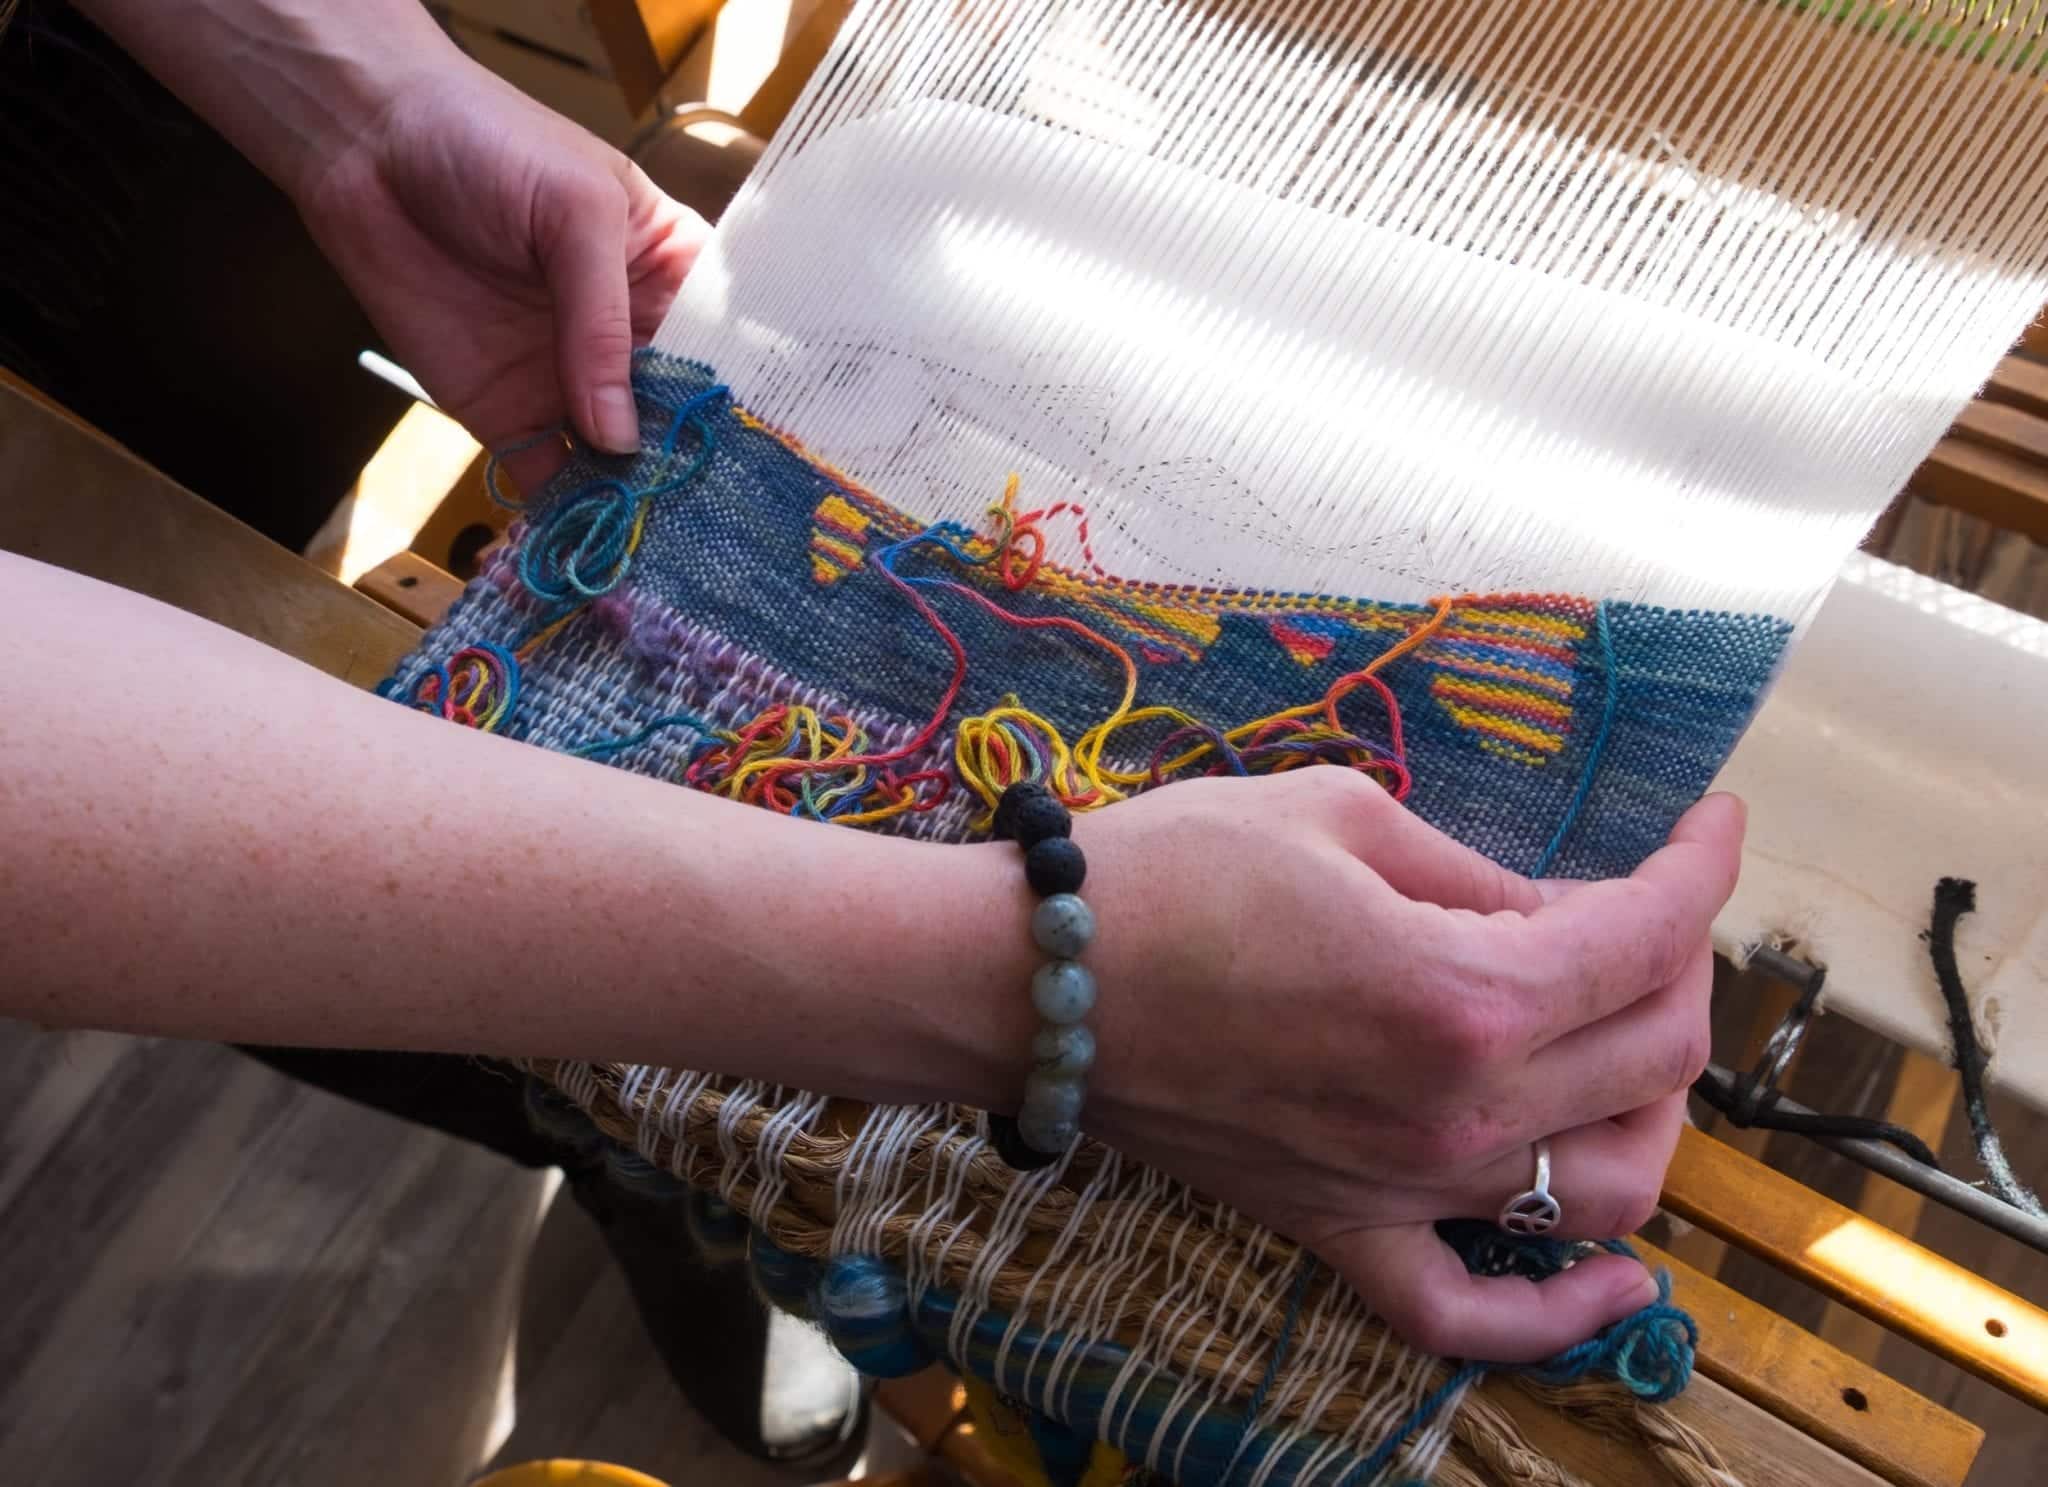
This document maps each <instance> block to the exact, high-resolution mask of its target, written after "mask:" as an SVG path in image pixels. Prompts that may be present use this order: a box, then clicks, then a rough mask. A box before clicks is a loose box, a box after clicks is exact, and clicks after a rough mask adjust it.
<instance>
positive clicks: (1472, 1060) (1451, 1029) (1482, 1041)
mask: <svg viewBox="0 0 2048 1487" xmlns="http://www.w3.org/2000/svg"><path fill="white" fill-rule="evenodd" d="M1425 1020H1426V1022H1427V1024H1428V1026H1427V1027H1426V1029H1425V1032H1424V1036H1425V1038H1426V1039H1427V1041H1428V1044H1429V1046H1430V1047H1432V1048H1433V1049H1434V1050H1435V1051H1436V1052H1437V1054H1438V1055H1439V1056H1440V1057H1441V1058H1442V1059H1443V1060H1444V1061H1445V1062H1446V1063H1449V1064H1451V1065H1452V1066H1454V1067H1456V1068H1459V1069H1461V1070H1465V1071H1470V1072H1482V1073H1483V1072H1486V1071H1489V1070H1492V1069H1495V1068H1498V1067H1499V1066H1500V1065H1502V1064H1503V1063H1505V1062H1506V1061H1507V1060H1508V1059H1509V1058H1510V1057H1512V1055H1513V1054H1514V1052H1515V1050H1516V1049H1517V1047H1518V1046H1519V1045H1520V1043H1521V1041H1522V1038H1523V1035H1524V1032H1525V1025H1526V1022H1527V1018H1526V1016H1525V1015H1524V1014H1523V1013H1522V1011H1521V1009H1520V1004H1519V1002H1518V1000H1517V999H1516V998H1515V997H1513V996H1512V995H1508V994H1505V993H1503V992H1501V991H1498V990H1495V989H1493V988H1491V987H1487V988H1479V987H1474V988H1471V989H1468V990H1466V991H1464V992H1462V993H1459V994H1456V995H1452V996H1446V997H1439V998H1437V999H1435V1000H1434V1001H1433V1002H1432V1003H1431V1005H1430V1006H1429V1008H1428V1009H1427V1012H1426V1014H1425Z"/></svg>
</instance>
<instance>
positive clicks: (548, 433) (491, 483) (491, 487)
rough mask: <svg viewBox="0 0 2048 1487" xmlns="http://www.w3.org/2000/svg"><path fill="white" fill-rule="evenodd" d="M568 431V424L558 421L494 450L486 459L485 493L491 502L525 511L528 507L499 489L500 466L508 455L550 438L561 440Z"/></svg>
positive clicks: (510, 508) (539, 444)
mask: <svg viewBox="0 0 2048 1487" xmlns="http://www.w3.org/2000/svg"><path fill="white" fill-rule="evenodd" d="M568 431H569V426H568V425H567V424H563V423H558V424H555V425H553V426H552V427H549V428H544V429H542V430H541V431H540V432H539V433H537V434H535V435H533V436H532V437H531V438H526V439H521V440H520V441H519V442H518V443H517V444H507V445H506V446H505V447H504V448H502V449H494V450H492V451H491V457H490V458H489V459H487V460H485V461H484V494H486V495H488V496H489V497H490V498H491V504H492V505H494V506H498V507H502V508H503V509H504V510H506V511H524V510H525V509H526V507H525V506H524V505H523V504H522V503H520V502H518V501H515V500H513V499H511V498H510V497H509V496H507V495H506V494H505V493H504V492H503V491H501V490H499V489H498V469H499V467H500V466H501V465H503V464H504V463H505V460H506V457H507V456H509V455H515V454H524V453H525V452H526V451H527V450H529V449H538V448H540V446H541V445H543V444H545V443H547V442H548V441H549V440H550V439H554V440H560V439H561V438H562V436H563V435H564V434H566V433H568Z"/></svg>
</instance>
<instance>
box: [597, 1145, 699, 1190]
mask: <svg viewBox="0 0 2048 1487" xmlns="http://www.w3.org/2000/svg"><path fill="white" fill-rule="evenodd" d="M603 1160H604V1172H605V1176H607V1177H609V1178H610V1179H611V1180H612V1183H613V1185H614V1186H616V1187H620V1188H624V1189H625V1190H626V1191H627V1192H629V1193H636V1194H638V1195H639V1196H640V1197H643V1198H653V1199H657V1200H659V1201H660V1202H664V1203H673V1202H675V1201H676V1200H677V1199H679V1198H682V1197H684V1196H686V1195H687V1194H688V1193H689V1191H690V1188H689V1185H688V1184H687V1183H685V1182H684V1181H683V1180H682V1179H681V1178H679V1177H677V1176H675V1174H673V1173H670V1172H664V1171H662V1169H661V1168H659V1167H657V1166H655V1165H654V1163H652V1162H650V1161H648V1160H647V1158H646V1157H644V1156H642V1155H641V1154H640V1153H639V1152H637V1151H635V1150H634V1149H633V1148H632V1147H630V1146H622V1145H620V1144H619V1143H618V1142H616V1141H611V1142H607V1143H606V1144H605V1148H604V1159H603Z"/></svg>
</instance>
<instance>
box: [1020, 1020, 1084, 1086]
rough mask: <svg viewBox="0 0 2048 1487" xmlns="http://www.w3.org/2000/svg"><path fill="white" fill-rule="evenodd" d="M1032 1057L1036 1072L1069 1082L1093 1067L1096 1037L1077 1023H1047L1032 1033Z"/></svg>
mask: <svg viewBox="0 0 2048 1487" xmlns="http://www.w3.org/2000/svg"><path fill="white" fill-rule="evenodd" d="M1031 1057H1032V1060H1033V1061H1034V1062H1035V1063H1036V1064H1037V1066H1038V1072H1039V1073H1041V1074H1050V1075H1052V1076H1053V1077H1054V1078H1065V1079H1072V1078H1074V1077H1075V1076H1077V1075H1081V1074H1085V1073H1087V1072H1088V1070H1089V1069H1090V1068H1091V1067H1093V1066H1094V1063H1095V1034H1093V1033H1091V1032H1089V1031H1088V1029H1087V1028H1085V1027H1083V1026H1081V1024H1079V1023H1077V1022H1076V1023H1067V1024H1065V1025H1062V1024H1060V1023H1057V1022H1049V1023H1047V1024H1046V1025H1045V1026H1044V1027H1042V1028H1040V1029H1039V1030H1038V1031H1037V1032H1036V1033H1034V1034H1032V1036H1031Z"/></svg>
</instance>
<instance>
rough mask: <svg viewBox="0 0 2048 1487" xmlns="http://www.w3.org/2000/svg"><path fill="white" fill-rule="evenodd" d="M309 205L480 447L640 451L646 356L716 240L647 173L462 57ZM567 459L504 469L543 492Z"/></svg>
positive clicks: (393, 110) (365, 142)
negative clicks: (637, 359)
mask: <svg viewBox="0 0 2048 1487" xmlns="http://www.w3.org/2000/svg"><path fill="white" fill-rule="evenodd" d="M295 194H296V196H297V198H298V201H299V205H300V210H301V211H302V213H303V214H304V216H305V218H306V221H307V223H308V224H309V226H310V227H311V228H312V231H313V233H314V236H315V237H316V238H317V239H318V241H319V243H320V245H321V247H322V249H323V250H324V251H325V252H326V253H327V255H328V257H329V258H330V259H332V260H333V262H334V264H335V266H336V267H337V268H338V269H339V270H340V271H341V274H342V276H343V278H344V279H345V280H346V281H347V282H348V285H349V287H350V288H351V289H352V290H353V291H354V292H355V295H356V297H357V298H358V299H359V300H360V301H361V302H362V304H363V306H364V308H365V309H366V310H368V312H369V314H370V317H371V319H372V320H373V321H375V322H376V324H377V326H378V328H379V329H380V330H382V331H383V332H384V334H385V336H386V337H387V338H388V339H389V340H390V342H391V345H392V349H393V350H394V351H395V353H396V354H397V357H398V359H399V360H400V361H401V362H402V363H403V364H404V365H405V366H406V368H407V370H409V371H410V372H412V373H413V375H414V376H416V377H418V378H419V380H420V382H421V383H422V385H424V386H425V387H426V389H427V391H428V392H429V393H431V394H432V395H433V397H434V399H435V401H436V402H438V403H439V404H440V405H441V407H442V408H443V409H445V410H446V411H447V412H448V413H449V414H450V415H451V416H452V417H454V418H456V419H458V420H460V421H461V422H462V423H463V424H464V425H465V426H466V427H467V428H468V429H469V430H470V432H471V433H472V434H474V435H475V436H476V438H477V440H478V441H479V442H480V443H482V444H484V445H485V446H486V447H487V448H491V449H499V450H502V449H505V448H507V447H508V446H513V445H517V444H520V443H524V442H526V441H530V440H533V439H534V438H535V437H536V436H538V435H541V434H543V433H544V432H545V431H546V430H548V429H550V428H552V427H555V426H557V425H560V424H563V423H565V422H566V423H571V424H573V425H574V426H575V428H576V429H577V430H578V432H580V433H581V434H582V435H583V437H584V438H586V439H588V440H589V441H590V442H591V443H593V444H595V445H597V446H599V447H600V448H604V449H610V450H613V451H617V452H622V453H623V452H630V451H632V450H635V449H637V448H638V447H639V443H638V438H639V435H638V430H637V424H636V419H635V413H634V406H633V395H632V390H631V384H630V373H631V360H632V352H633V348H634V347H635V346H638V345H645V344H646V343H647V342H648V341H649V340H650V339H651V338H652V337H653V335H654V332H655V329H656V328H657V327H658V326H659V325H660V324H661V319H662V316H664V315H665V314H666V313H667V312H668V307H669V304H670V302H671V301H672V300H673V299H674V298H675V295H676V290H677V289H678V287H680V285H681V284H682V281H683V276H684V274H685V273H687V272H688V271H689V268H690V265H691V263H692V262H693V261H694V259H695V258H696V255H697V251H698V249H699V247H701V246H702V244H703V241H704V238H705V235H706V233H707V232H708V231H709V229H708V228H707V227H706V225H705V223H704V220H703V219H702V218H701V217H699V216H697V215H696V213H694V212H691V211H689V210H688V209H687V208H685V207H682V206H680V205H678V204H677V203H676V202H675V201H673V200H671V199H670V198H669V197H668V196H666V195H664V194H663V193H662V192H661V191H660V190H659V189H657V188H656V187H655V185H654V183H653V182H651V181H650V180H648V179H647V177H646V176H645V175H644V174H643V173H642V172H641V170H640V168H639V167H638V166H636V165H634V164H633V163H632V162H631V161H629V160H627V159H626V158H625V157H624V156H623V155H621V154H619V153H618V152H617V151H616V150H614V149H612V148H611V147H610V146H608V145H605V144H603V143H601V142H600V141H599V140H597V139H596V138H594V137H593V136H591V135H590V134H588V133H586V132H585V131H583V130H582V129H579V128H578V127H576V126H575V125H574V124H571V123H569V122H568V121H567V120H565V119H563V118H562V117H560V116H559V115H557V114H554V113H552V112H550V111H549V110H547V109H544V108H542V107H541V106H540V105H539V104H537V103H534V102H532V101H531V100H529V99H527V98H526V97H525V96H524V95H523V94H520V93H518V92H517V91H515V90H514V89H513V88H511V87H510V86H509V85H507V84H505V83H503V82H501V81H499V80H498V79H497V78H495V77H493V76H491V75H490V74H488V73H486V72H485V71H484V70H483V69H481V68H479V67H475V66H473V65H471V64H470V63H468V62H466V61H461V60H459V59H456V60H452V61H451V62H450V64H449V65H448V66H446V67H444V68H442V69H440V70H439V71H437V73H436V74H435V75H434V77H433V79H432V80H431V81H430V82H427V83H424V84H415V85H414V86H411V87H409V88H407V89H405V90H403V91H402V92H400V93H399V94H398V95H397V96H396V97H394V98H393V99H392V101H391V102H390V104H389V106H388V107H387V108H386V109H385V110H384V111H383V112H382V113H381V114H380V115H379V116H378V117H377V118H376V119H375V121H374V122H373V123H371V124H370V125H368V126H367V127H366V128H365V129H364V130H363V131H362V132H361V133H359V134H358V135H356V136H354V137H353V138H351V139H350V140H349V141H348V143H347V144H346V145H345V146H344V147H343V148H342V149H341V150H340V152H339V153H338V154H336V155H334V156H333V157H332V158H331V159H327V160H324V161H322V162H321V163H320V164H319V166H318V167H317V168H316V169H315V170H313V171H311V172H309V173H308V174H307V175H305V176H304V177H303V178H302V179H301V180H299V181H298V182H297V183H296V186H295ZM560 460H561V451H560V449H559V447H555V448H552V449H551V448H547V447H545V446H544V447H540V448H534V449H529V450H526V451H523V452H522V453H521V454H518V455H514V456H512V457H511V458H510V459H509V460H508V464H507V468H508V470H509V471H510V473H511V474H512V476H513V478H514V479H515V480H518V481H520V482H521V483H522V484H524V485H526V486H527V487H528V488H529V489H531V488H533V487H534V486H536V485H538V483H539V482H540V481H541V480H542V479H544V478H545V477H546V476H547V475H548V474H550V473H552V470H553V468H554V467H555V466H556V465H558V464H559V463H560Z"/></svg>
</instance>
